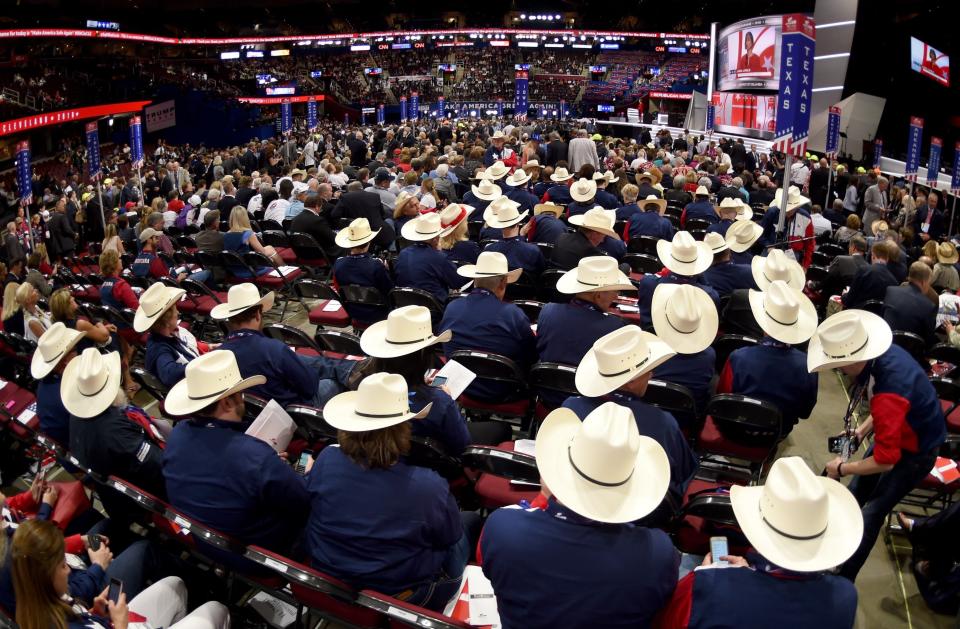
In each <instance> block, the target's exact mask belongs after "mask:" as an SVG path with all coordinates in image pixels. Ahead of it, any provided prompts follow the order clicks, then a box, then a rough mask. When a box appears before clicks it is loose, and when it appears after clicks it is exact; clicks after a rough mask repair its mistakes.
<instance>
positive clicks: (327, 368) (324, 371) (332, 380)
mask: <svg viewBox="0 0 960 629" xmlns="http://www.w3.org/2000/svg"><path fill="white" fill-rule="evenodd" d="M299 356H300V358H301V359H302V360H303V361H304V362H305V363H307V364H308V365H310V366H311V367H313V368H314V369H316V370H317V373H318V374H320V382H319V383H318V384H317V394H316V395H315V396H314V398H313V400H311V401H310V404H311V406H316V407H317V408H323V406H324V405H325V404H326V403H327V402H328V401H329V400H330V398H332V397H333V396H335V395H337V394H338V393H342V392H343V391H345V390H346V388H347V379H348V378H349V377H350V372H351V371H353V368H354V367H356V366H357V362H358V361H356V360H341V359H338V358H327V357H326V356H304V355H303V354H300V355H299Z"/></svg>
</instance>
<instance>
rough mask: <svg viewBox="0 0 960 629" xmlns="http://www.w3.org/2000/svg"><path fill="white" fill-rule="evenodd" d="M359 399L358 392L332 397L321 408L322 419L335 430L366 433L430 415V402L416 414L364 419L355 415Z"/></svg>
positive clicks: (407, 413) (431, 405)
mask: <svg viewBox="0 0 960 629" xmlns="http://www.w3.org/2000/svg"><path fill="white" fill-rule="evenodd" d="M359 397H360V393H359V391H345V392H344V393H340V394H338V395H335V396H333V397H332V398H331V399H330V400H329V401H328V402H327V403H326V404H325V405H324V407H323V419H324V420H325V421H326V422H327V423H328V424H330V425H331V426H333V427H334V428H336V429H337V430H344V431H346V432H368V431H370V430H380V429H382V428H389V427H390V426H396V425H397V424H402V423H403V422H405V421H409V420H411V419H422V418H424V417H426V416H427V415H428V414H429V413H430V409H431V408H432V407H433V402H430V403H429V404H427V405H426V406H424V407H423V408H422V409H420V411H419V412H417V413H414V412H413V411H410V410H409V409H407V412H406V413H400V414H398V415H394V416H392V417H380V418H374V417H364V416H362V415H358V414H357V400H358V399H359Z"/></svg>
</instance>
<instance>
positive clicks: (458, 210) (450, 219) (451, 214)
mask: <svg viewBox="0 0 960 629" xmlns="http://www.w3.org/2000/svg"><path fill="white" fill-rule="evenodd" d="M475 209H476V208H474V207H473V206H472V205H463V204H462V203H451V204H450V205H448V206H447V207H445V208H443V209H442V210H440V212H439V214H440V227H442V228H443V231H442V232H441V233H440V236H441V237H443V236H447V235H448V234H452V233H453V230H455V229H456V228H457V226H458V225H460V223H462V222H463V221H465V220H467V218H469V216H470V215H471V214H473V211H474V210H475Z"/></svg>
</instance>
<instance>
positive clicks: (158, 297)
mask: <svg viewBox="0 0 960 629" xmlns="http://www.w3.org/2000/svg"><path fill="white" fill-rule="evenodd" d="M186 294H187V291H185V290H183V289H182V288H173V287H172V286H167V285H165V284H161V283H160V282H155V283H153V284H151V285H150V288H148V289H147V290H145V291H143V294H142V295H140V306H139V307H138V308H137V312H136V314H135V315H134V316H133V329H134V330H135V331H136V332H140V333H143V332H146V331H147V330H149V329H150V326H152V325H153V324H154V322H155V321H156V320H157V319H159V318H160V315H162V314H163V313H164V312H166V311H167V310H168V309H169V308H170V306H172V305H174V304H175V303H177V302H178V301H180V298H181V297H183V296H184V295H186Z"/></svg>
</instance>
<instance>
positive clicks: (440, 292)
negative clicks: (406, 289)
mask: <svg viewBox="0 0 960 629" xmlns="http://www.w3.org/2000/svg"><path fill="white" fill-rule="evenodd" d="M395 271H396V275H397V286H410V287H413V288H420V289H423V290H425V291H427V292H429V293H430V294H431V295H433V296H434V297H436V298H437V300H438V301H439V302H440V303H441V304H442V303H445V302H446V301H447V297H448V296H449V294H450V290H451V289H457V288H460V287H461V286H463V285H464V284H465V283H466V280H464V279H463V278H462V277H460V276H459V275H457V269H456V267H455V266H453V264H452V263H451V262H450V260H448V259H447V256H446V255H444V254H443V253H442V252H440V251H437V250H436V249H432V248H430V247H429V246H427V245H426V244H424V243H422V242H418V243H414V244H412V245H410V246H409V247H407V248H406V249H404V250H403V251H401V252H400V255H398V256H397V264H396V268H395Z"/></svg>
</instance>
